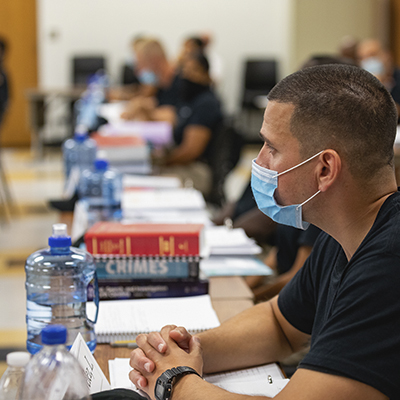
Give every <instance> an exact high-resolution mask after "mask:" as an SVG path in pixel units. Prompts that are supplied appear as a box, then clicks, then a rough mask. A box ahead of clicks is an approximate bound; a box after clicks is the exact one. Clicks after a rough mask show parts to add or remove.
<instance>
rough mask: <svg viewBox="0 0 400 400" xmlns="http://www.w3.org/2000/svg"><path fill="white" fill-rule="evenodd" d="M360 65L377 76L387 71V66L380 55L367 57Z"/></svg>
mask: <svg viewBox="0 0 400 400" xmlns="http://www.w3.org/2000/svg"><path fill="white" fill-rule="evenodd" d="M360 66H361V68H363V69H365V70H366V71H368V72H369V73H371V74H372V75H375V76H377V75H382V74H384V72H385V66H384V64H383V62H382V61H381V60H380V59H379V58H378V57H369V58H366V59H365V60H362V61H361V62H360Z"/></svg>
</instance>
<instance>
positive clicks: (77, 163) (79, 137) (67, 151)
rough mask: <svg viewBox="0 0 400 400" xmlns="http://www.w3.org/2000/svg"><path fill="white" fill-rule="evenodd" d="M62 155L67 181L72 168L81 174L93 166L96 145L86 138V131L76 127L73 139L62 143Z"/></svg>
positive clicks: (93, 141)
mask: <svg viewBox="0 0 400 400" xmlns="http://www.w3.org/2000/svg"><path fill="white" fill-rule="evenodd" d="M62 153H63V159H64V171H65V177H66V179H68V178H69V176H70V174H71V171H72V170H73V168H75V169H76V170H78V171H79V172H81V171H82V170H84V169H87V168H90V167H91V166H92V165H93V163H94V160H95V159H96V153H97V144H96V141H95V140H93V139H91V138H90V137H89V136H88V133H87V130H86V129H85V128H84V127H82V126H80V127H77V129H76V132H75V134H74V137H73V138H71V139H67V140H66V141H65V142H64V143H63V146H62ZM78 179H79V177H78Z"/></svg>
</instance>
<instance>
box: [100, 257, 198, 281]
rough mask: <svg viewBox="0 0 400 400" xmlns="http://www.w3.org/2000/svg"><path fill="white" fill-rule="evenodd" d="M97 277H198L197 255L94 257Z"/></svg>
mask: <svg viewBox="0 0 400 400" xmlns="http://www.w3.org/2000/svg"><path fill="white" fill-rule="evenodd" d="M95 264H96V271H97V277H98V279H99V280H100V279H135V280H136V279H162V278H198V276H199V270H200V260H199V258H198V257H184V258H183V257H118V256H117V257H104V258H102V257H98V256H97V257H95Z"/></svg>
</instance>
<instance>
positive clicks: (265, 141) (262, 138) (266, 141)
mask: <svg viewBox="0 0 400 400" xmlns="http://www.w3.org/2000/svg"><path fill="white" fill-rule="evenodd" d="M258 136H260V138H261V140H262V141H263V142H264V143H267V145H269V146H272V143H271V141H270V140H269V139H267V138H266V137H265V136H264V135H263V134H262V132H261V131H260V132H258Z"/></svg>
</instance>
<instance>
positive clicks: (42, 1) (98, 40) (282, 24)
mask: <svg viewBox="0 0 400 400" xmlns="http://www.w3.org/2000/svg"><path fill="white" fill-rule="evenodd" d="M291 1H292V0H38V2H37V7H38V12H37V14H38V51H39V57H38V59H39V85H40V86H41V87H44V88H55V87H57V88H59V87H65V86H68V83H69V81H70V60H71V58H72V56H73V55H79V54H96V53H101V54H104V55H105V56H106V57H107V59H108V69H109V71H110V74H111V78H112V80H113V81H114V82H117V81H118V76H119V68H120V65H121V64H122V63H123V61H124V59H125V58H126V57H127V55H128V54H129V47H128V45H129V40H130V39H131V38H132V37H133V36H134V35H135V34H138V33H145V34H151V35H155V36H157V37H159V38H160V39H162V41H163V43H164V45H165V47H166V50H167V52H168V55H169V56H170V57H171V58H173V57H175V56H176V54H177V51H178V48H179V45H180V43H181V41H182V40H183V38H184V37H185V36H187V35H191V34H196V33H199V32H210V33H212V35H213V38H214V43H213V50H214V51H215V53H217V54H218V55H219V56H220V58H221V59H222V60H223V68H224V80H223V85H222V87H221V95H222V98H223V100H224V103H225V107H226V109H227V110H228V111H229V112H232V111H233V110H234V109H235V108H236V107H237V106H238V104H239V96H240V87H241V79H242V61H243V60H244V59H245V58H246V57H251V56H260V57H268V56H270V57H276V58H277V59H278V60H279V61H280V63H281V72H280V76H281V77H282V76H284V75H286V74H287V73H288V72H289V47H290V38H289V34H290V29H289V23H290V21H289V15H290V12H289V10H290V7H291Z"/></svg>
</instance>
